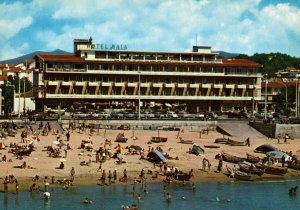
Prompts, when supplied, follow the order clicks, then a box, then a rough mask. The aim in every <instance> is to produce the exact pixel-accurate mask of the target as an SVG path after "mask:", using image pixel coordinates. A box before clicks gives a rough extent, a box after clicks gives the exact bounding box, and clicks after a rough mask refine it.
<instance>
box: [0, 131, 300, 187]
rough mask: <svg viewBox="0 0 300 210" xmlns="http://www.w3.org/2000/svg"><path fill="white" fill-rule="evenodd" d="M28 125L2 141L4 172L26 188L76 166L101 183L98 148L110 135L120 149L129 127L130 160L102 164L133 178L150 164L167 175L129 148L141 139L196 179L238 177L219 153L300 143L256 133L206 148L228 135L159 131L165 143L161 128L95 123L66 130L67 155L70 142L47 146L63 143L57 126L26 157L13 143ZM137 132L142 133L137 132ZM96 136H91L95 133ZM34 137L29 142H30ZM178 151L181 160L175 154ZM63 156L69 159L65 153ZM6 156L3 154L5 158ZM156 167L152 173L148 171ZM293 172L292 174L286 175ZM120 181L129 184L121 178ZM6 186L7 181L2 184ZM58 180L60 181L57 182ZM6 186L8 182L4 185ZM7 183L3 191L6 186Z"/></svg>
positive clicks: (82, 177)
mask: <svg viewBox="0 0 300 210" xmlns="http://www.w3.org/2000/svg"><path fill="white" fill-rule="evenodd" d="M23 130H24V129H19V130H18V133H17V134H16V136H15V137H6V138H5V139H2V142H4V144H5V145H6V146H7V147H6V148H5V149H3V150H0V157H3V155H6V161H1V162H0V165H1V169H2V170H0V177H1V179H2V181H1V182H3V180H4V178H5V176H8V175H14V176H15V177H16V178H17V180H18V181H19V184H20V188H21V189H26V188H27V189H28V188H29V186H30V185H31V184H32V178H33V177H34V176H36V175H38V176H39V177H40V180H39V182H40V185H41V186H43V180H44V177H45V176H48V177H49V179H50V180H51V177H52V176H54V178H55V180H63V179H70V171H71V168H72V167H74V169H75V181H74V183H75V184H76V185H78V184H96V183H99V180H98V179H99V178H100V176H101V172H99V171H97V169H98V167H99V165H100V164H99V163H97V162H96V152H95V150H97V149H98V148H99V147H104V143H105V140H106V139H108V140H111V143H112V144H111V146H108V145H107V146H106V148H107V149H110V150H111V152H112V153H114V152H115V147H116V145H117V144H118V143H117V142H115V139H116V136H117V134H118V133H124V135H125V137H127V138H128V141H127V142H126V143H120V145H121V146H122V148H123V150H122V152H121V155H120V157H122V158H123V160H124V161H125V162H126V163H123V164H117V163H116V159H113V158H110V159H108V160H106V161H105V162H104V163H103V164H102V169H105V170H106V171H107V172H108V170H111V171H113V170H115V169H116V170H117V176H118V179H119V178H120V177H122V176H123V170H124V169H126V170H127V171H128V176H129V182H128V183H132V181H133V180H134V178H138V177H139V174H140V171H141V170H142V169H144V170H145V173H146V181H147V182H160V181H162V180H163V179H165V176H163V172H161V171H160V168H159V166H158V165H156V166H155V167H154V164H153V163H151V162H149V161H147V160H141V159H140V157H141V156H140V155H137V154H129V153H128V150H127V149H125V148H126V146H130V145H138V146H140V147H142V148H144V150H145V152H144V153H145V156H147V153H148V150H149V149H151V148H152V147H153V148H154V149H155V148H156V147H158V146H159V147H161V148H162V149H163V152H167V153H168V154H169V156H170V157H172V158H174V159H170V160H168V161H167V164H168V165H169V166H175V167H177V168H178V169H179V170H181V171H184V172H189V171H190V170H191V169H193V171H194V177H193V178H192V181H193V182H210V181H213V182H226V181H232V180H233V179H230V178H228V177H227V176H226V175H225V174H224V173H225V172H226V168H225V166H226V165H231V164H230V163H226V162H224V164H223V171H222V172H224V173H222V172H221V173H217V172H216V167H217V165H218V160H216V159H215V156H216V154H218V153H222V152H227V153H230V154H233V155H236V156H240V157H246V153H249V154H254V152H253V151H254V149H255V148H256V147H258V146H260V145H262V144H272V145H274V146H275V147H277V148H279V149H280V150H283V151H287V152H289V151H292V152H293V154H295V153H296V151H298V150H299V148H300V141H299V139H293V140H288V143H286V144H284V143H283V140H282V139H281V143H278V141H277V139H268V138H256V139H252V138H250V142H251V145H250V147H248V146H230V145H227V144H218V146H220V148H204V145H216V144H214V140H215V139H216V138H220V137H222V135H221V134H220V133H218V132H216V131H212V130H210V131H208V134H207V133H201V135H200V133H199V132H189V131H183V132H182V131H181V132H178V131H159V135H160V136H161V137H167V138H168V141H167V142H165V143H152V144H148V142H149V140H150V138H151V136H157V135H158V131H151V130H134V131H133V130H104V129H100V130H99V132H98V130H96V131H95V132H94V133H93V134H92V135H89V129H85V130H84V131H81V132H80V133H79V130H78V129H76V130H74V131H70V141H66V136H65V133H61V137H60V139H62V140H63V142H64V143H65V144H67V143H68V144H69V146H70V147H71V148H72V149H70V150H67V157H64V156H65V151H64V148H65V146H63V147H62V150H61V151H62V152H61V157H56V158H54V157H49V152H48V151H46V147H47V146H52V147H58V146H57V145H55V144H54V142H55V141H56V140H57V135H55V134H53V133H52V131H51V132H50V133H49V134H48V135H46V136H42V135H39V136H38V138H39V139H40V141H38V142H37V144H36V145H35V151H33V152H32V153H31V154H30V156H23V159H22V160H20V159H17V158H16V156H15V155H14V154H12V153H10V152H9V150H10V148H9V145H10V143H16V144H18V145H26V143H21V136H20V135H21V132H22V131H23ZM32 136H33V135H32V133H31V134H29V135H28V137H27V139H28V140H29V141H30V140H33V139H32ZM133 137H136V139H135V138H133ZM178 137H182V138H183V139H188V140H192V141H193V142H194V143H195V144H197V145H199V146H201V147H202V148H204V149H205V154H204V155H201V156H196V155H194V154H191V153H189V149H190V148H191V147H192V144H183V143H180V140H179V138H178ZM89 138H90V139H89ZM82 140H90V141H92V142H93V150H92V151H87V150H86V149H82V148H80V145H81V142H82ZM28 143H29V142H27V144H28ZM255 155H256V156H260V157H264V156H265V155H264V154H255ZM176 157H178V160H177V159H175V158H176ZM204 157H205V158H207V159H208V160H209V161H210V163H211V165H212V167H211V169H210V171H203V170H202V160H203V158H204ZM62 158H63V159H62ZM1 160H2V158H1ZM61 160H63V161H64V165H65V167H64V169H57V167H59V165H60V163H61ZM90 160H91V164H90V165H89V166H82V165H80V163H81V162H82V161H86V162H89V161H90ZM24 161H26V164H27V166H28V165H29V166H30V167H31V168H28V167H26V168H24V169H22V168H16V166H21V165H22V163H23V162H24ZM148 171H151V172H152V174H150V173H148ZM155 171H158V172H159V174H158V177H157V178H152V176H153V174H154V173H155ZM297 175H298V172H297V171H294V170H289V173H288V176H297ZM286 176H287V175H286ZM261 178H262V179H282V178H283V177H281V176H280V177H278V176H273V175H263V176H262V177H261ZM115 184H123V183H120V182H119V181H117V182H116V183H115ZM2 186H3V185H2ZM56 186H57V185H56ZM1 188H2V189H3V187H1ZM2 189H1V191H2ZM14 189H15V185H14V184H9V190H14Z"/></svg>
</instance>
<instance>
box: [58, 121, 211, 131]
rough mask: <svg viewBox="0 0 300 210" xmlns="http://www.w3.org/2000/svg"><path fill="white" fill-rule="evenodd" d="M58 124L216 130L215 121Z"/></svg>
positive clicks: (80, 122) (62, 124)
mask: <svg viewBox="0 0 300 210" xmlns="http://www.w3.org/2000/svg"><path fill="white" fill-rule="evenodd" d="M59 123H60V124H61V126H62V127H63V128H69V126H70V124H72V123H74V126H75V127H77V126H78V125H79V124H85V125H86V126H94V128H100V129H102V128H103V129H104V128H110V129H117V128H118V127H119V126H121V125H128V126H130V128H131V129H132V128H134V129H136V130H167V129H172V128H180V129H184V130H188V131H195V132H198V131H202V130H206V129H209V130H216V125H217V121H188V120H178V121H168V120H165V121H164V120H141V121H137V120H60V121H59Z"/></svg>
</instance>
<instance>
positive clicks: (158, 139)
mask: <svg viewBox="0 0 300 210" xmlns="http://www.w3.org/2000/svg"><path fill="white" fill-rule="evenodd" d="M167 140H168V138H167V137H160V136H152V137H151V139H150V141H151V142H153V143H160V142H166V141H167Z"/></svg>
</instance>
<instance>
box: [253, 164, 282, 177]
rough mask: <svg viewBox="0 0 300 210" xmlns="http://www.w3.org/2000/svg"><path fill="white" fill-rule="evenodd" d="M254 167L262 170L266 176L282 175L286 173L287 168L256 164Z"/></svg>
mask: <svg viewBox="0 0 300 210" xmlns="http://www.w3.org/2000/svg"><path fill="white" fill-rule="evenodd" d="M255 167H257V168H261V169H264V170H265V173H266V174H272V175H284V174H286V173H287V172H288V168H287V167H275V166H266V165H263V164H260V163H256V164H255Z"/></svg>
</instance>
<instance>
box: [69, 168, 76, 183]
mask: <svg viewBox="0 0 300 210" xmlns="http://www.w3.org/2000/svg"><path fill="white" fill-rule="evenodd" d="M70 174H71V181H72V182H73V181H74V178H75V169H74V167H72V169H71V171H70Z"/></svg>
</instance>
